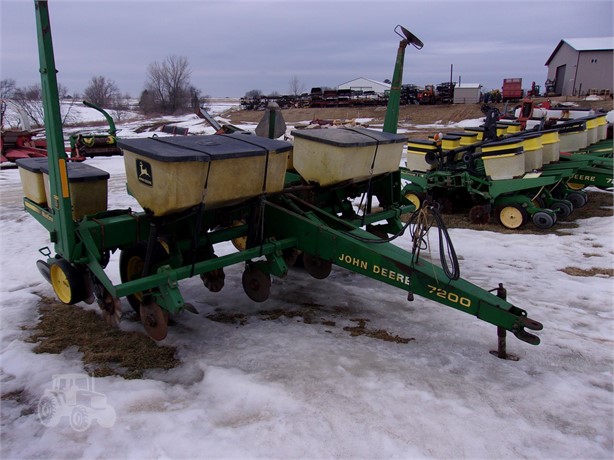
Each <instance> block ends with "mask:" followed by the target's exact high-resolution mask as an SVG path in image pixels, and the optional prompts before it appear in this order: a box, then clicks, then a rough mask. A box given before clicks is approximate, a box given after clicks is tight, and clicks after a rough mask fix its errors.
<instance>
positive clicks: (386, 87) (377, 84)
mask: <svg viewBox="0 0 614 460" xmlns="http://www.w3.org/2000/svg"><path fill="white" fill-rule="evenodd" d="M337 89H350V90H352V91H363V92H365V91H373V92H375V93H376V94H384V93H385V92H386V91H390V84H389V83H384V82H381V81H376V80H371V79H369V78H364V77H359V78H355V79H354V80H350V81H347V82H345V83H341V84H340V85H339V86H338V87H337Z"/></svg>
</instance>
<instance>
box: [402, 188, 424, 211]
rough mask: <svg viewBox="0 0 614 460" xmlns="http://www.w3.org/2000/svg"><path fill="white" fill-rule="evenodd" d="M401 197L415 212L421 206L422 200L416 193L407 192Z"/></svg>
mask: <svg viewBox="0 0 614 460" xmlns="http://www.w3.org/2000/svg"><path fill="white" fill-rule="evenodd" d="M403 197H404V198H405V199H406V200H407V201H409V202H410V203H411V204H413V205H414V206H415V207H416V209H415V210H414V211H417V210H418V209H420V207H421V206H422V199H421V198H420V195H418V194H417V193H414V192H407V193H406V194H405V195H404V196H403Z"/></svg>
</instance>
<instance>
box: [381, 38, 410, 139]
mask: <svg viewBox="0 0 614 460" xmlns="http://www.w3.org/2000/svg"><path fill="white" fill-rule="evenodd" d="M406 47H407V40H401V41H400V42H399V49H398V51H397V61H396V63H395V65H394V74H393V75H392V85H391V87H390V94H389V96H388V106H387V107H386V117H385V118H384V129H383V131H384V132H385V133H393V134H396V132H397V125H398V124H399V106H400V105H401V84H402V83H403V62H404V60H405V48H406Z"/></svg>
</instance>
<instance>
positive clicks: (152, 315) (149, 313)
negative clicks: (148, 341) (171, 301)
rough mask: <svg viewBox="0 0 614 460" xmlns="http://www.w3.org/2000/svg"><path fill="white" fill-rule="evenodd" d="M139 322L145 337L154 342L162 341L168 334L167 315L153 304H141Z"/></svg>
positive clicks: (158, 306)
mask: <svg viewBox="0 0 614 460" xmlns="http://www.w3.org/2000/svg"><path fill="white" fill-rule="evenodd" d="M139 314H140V316H141V322H142V323H143V327H144V328H145V332H147V335H148V336H149V337H151V338H152V339H154V340H162V339H164V338H165V337H166V334H167V332H168V313H167V312H166V311H164V310H162V308H161V307H160V305H158V304H157V303H155V302H148V303H147V304H144V303H143V304H141V307H140V309H139Z"/></svg>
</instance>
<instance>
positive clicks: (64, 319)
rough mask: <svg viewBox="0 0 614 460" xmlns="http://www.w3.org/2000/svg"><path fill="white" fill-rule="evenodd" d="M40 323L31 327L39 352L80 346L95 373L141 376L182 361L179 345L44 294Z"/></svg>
mask: <svg viewBox="0 0 614 460" xmlns="http://www.w3.org/2000/svg"><path fill="white" fill-rule="evenodd" d="M38 311H39V312H40V317H39V321H38V324H37V325H36V326H34V327H32V328H30V329H29V330H30V331H31V335H30V337H29V338H28V340H27V341H28V342H31V343H36V344H37V345H36V346H35V347H34V349H33V351H34V352H35V353H53V354H59V353H62V352H63V351H65V350H67V349H68V348H70V347H76V349H77V351H78V352H80V353H81V354H82V360H83V363H84V365H85V366H84V367H85V371H86V372H87V373H88V374H89V375H91V376H92V377H105V376H108V375H119V376H121V377H123V378H125V379H138V378H141V377H142V376H143V373H144V372H145V371H146V370H147V369H172V368H173V367H176V366H177V365H179V364H180V361H179V360H178V359H177V358H176V356H175V355H176V349H175V348H174V347H169V346H161V345H158V344H156V343H155V342H154V341H153V340H151V339H150V338H149V337H147V336H146V335H145V334H141V333H138V332H126V331H122V330H119V329H116V328H113V327H111V326H109V325H108V324H107V323H105V322H104V320H103V319H102V318H101V317H100V316H99V315H97V314H96V313H95V312H94V311H91V310H83V309H82V308H79V307H78V306H75V305H64V304H62V303H59V302H57V301H55V300H54V299H51V298H48V297H43V298H42V299H41V301H40V302H39V305H38Z"/></svg>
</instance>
